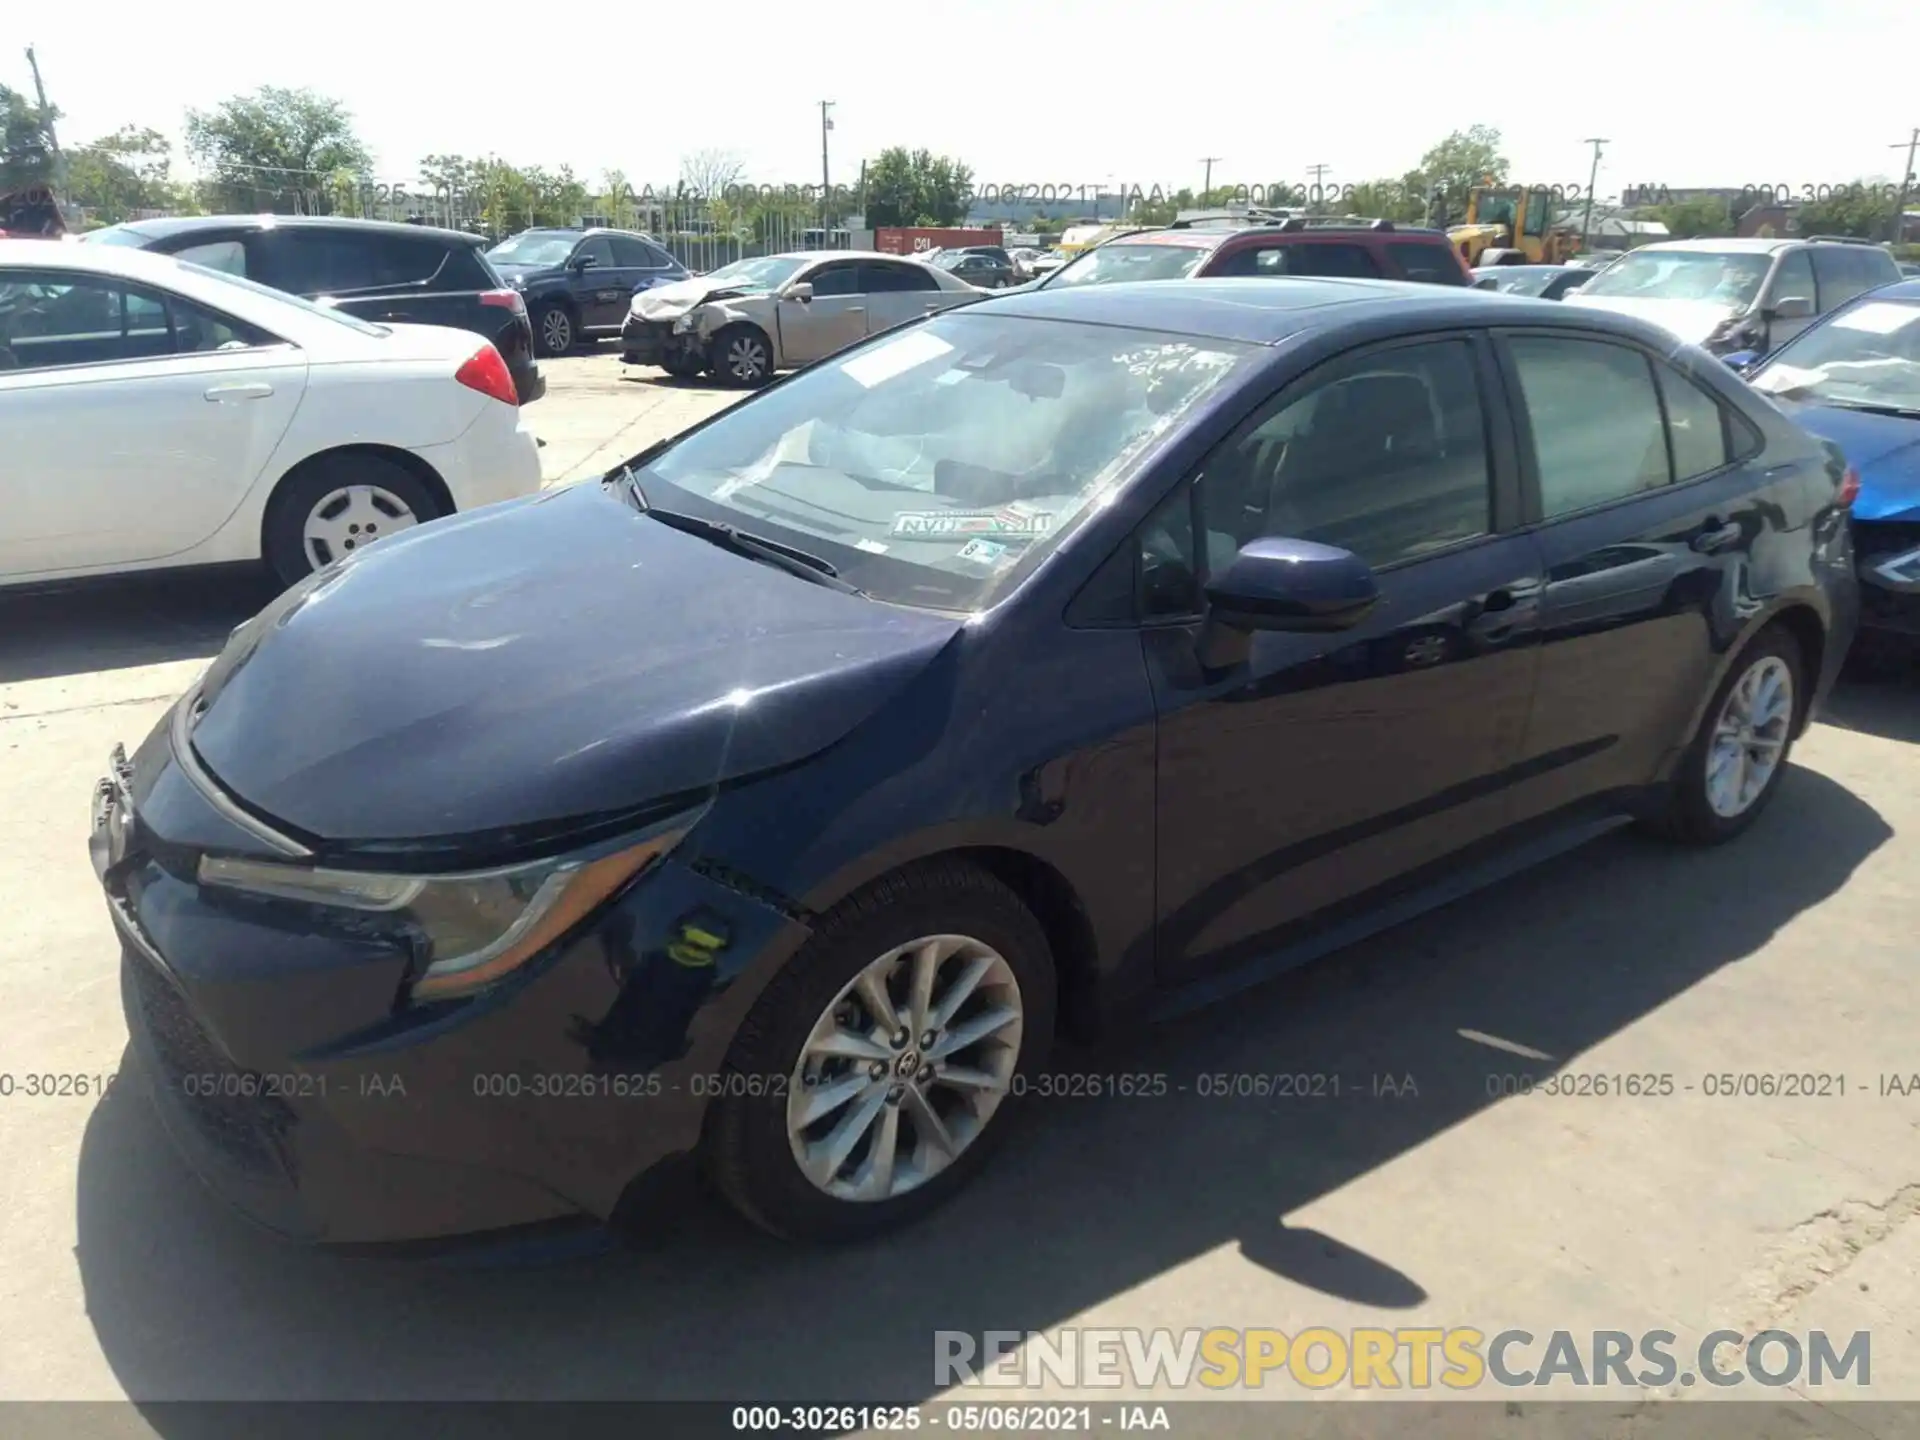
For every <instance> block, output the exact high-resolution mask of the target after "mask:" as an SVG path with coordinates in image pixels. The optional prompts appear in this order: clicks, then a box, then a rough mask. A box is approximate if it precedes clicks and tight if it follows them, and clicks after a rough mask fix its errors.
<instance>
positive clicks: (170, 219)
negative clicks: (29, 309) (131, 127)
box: [110, 215, 486, 245]
mask: <svg viewBox="0 0 1920 1440" xmlns="http://www.w3.org/2000/svg"><path fill="white" fill-rule="evenodd" d="M110 228H112V229H115V230H124V231H125V232H126V233H128V234H129V235H141V236H144V237H146V238H147V239H149V240H167V239H171V238H172V237H173V236H175V235H193V234H196V233H199V232H201V231H205V230H346V231H351V232H356V233H361V234H371V235H408V236H413V237H415V238H418V237H419V236H422V235H424V236H427V237H429V238H430V239H434V240H439V241H442V242H444V243H446V244H454V243H458V244H461V245H484V244H485V243H486V237H485V236H482V235H475V234H473V233H471V232H470V231H466V230H447V229H444V228H442V227H441V226H438V225H408V224H406V223H404V222H402V221H399V220H357V219H354V218H352V217H351V216H346V215H166V216H162V217H161V218H159V219H157V220H130V221H128V222H126V223H125V224H122V225H115V226H112V227H110Z"/></svg>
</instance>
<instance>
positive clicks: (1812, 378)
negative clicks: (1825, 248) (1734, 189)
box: [1746, 280, 1920, 660]
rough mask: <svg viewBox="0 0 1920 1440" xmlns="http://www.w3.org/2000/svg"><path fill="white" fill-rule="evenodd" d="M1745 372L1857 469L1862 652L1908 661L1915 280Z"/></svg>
mask: <svg viewBox="0 0 1920 1440" xmlns="http://www.w3.org/2000/svg"><path fill="white" fill-rule="evenodd" d="M1746 374H1747V377H1748V379H1749V380H1751V381H1752V383H1753V386H1754V388H1755V389H1757V390H1759V391H1761V392H1762V393H1763V394H1766V395H1768V396H1770V397H1771V398H1772V399H1773V400H1774V401H1775V402H1776V403H1778V404H1779V405H1780V407H1781V408H1782V409H1783V410H1785V411H1786V412H1787V414H1789V415H1790V416H1792V417H1793V419H1794V420H1795V421H1797V422H1798V423H1799V424H1800V425H1802V426H1804V427H1805V428H1806V429H1808V430H1810V431H1812V432H1813V433H1814V434H1815V435H1820V436H1824V437H1825V438H1827V439H1829V440H1832V441H1834V442H1835V443H1837V444H1838V445H1839V446H1840V448H1841V449H1842V450H1843V451H1845V452H1846V456H1847V459H1848V460H1849V461H1850V462H1851V463H1852V465H1853V466H1854V468H1855V470H1856V471H1857V472H1858V475H1859V486H1860V493H1859V496H1858V498H1857V499H1855V501H1854V502H1853V532H1854V545H1855V549H1856V551H1857V553H1858V555H1859V566H1860V587H1861V590H1860V595H1861V612H1860V625H1861V640H1862V651H1863V654H1864V655H1866V656H1867V657H1869V658H1876V659H1889V660H1898V659H1906V658H1911V657H1912V656H1913V654H1914V653H1915V652H1916V651H1920V280H1903V281H1901V282H1900V283H1899V284H1897V285H1887V286H1883V287H1882V288H1881V289H1878V290H1871V291H1868V292H1867V293H1866V294H1865V295H1862V296H1860V297H1859V298H1858V299H1857V300H1854V301H1852V302H1851V303H1850V304H1848V305H1845V306H1843V307H1842V308H1840V309H1838V310H1836V311H1834V312H1833V314H1832V315H1830V316H1828V317H1827V318H1826V319H1824V320H1822V321H1821V322H1820V323H1819V324H1817V325H1815V326H1813V327H1812V328H1810V329H1808V330H1806V331H1804V332H1802V333H1801V334H1800V335H1798V336H1796V337H1795V338H1794V339H1793V340H1791V341H1790V342H1788V343H1787V344H1786V345H1783V346H1782V347H1781V348H1780V349H1778V350H1776V351H1774V352H1773V353H1772V354H1770V355H1768V356H1767V357H1766V358H1765V359H1764V360H1761V361H1758V362H1757V363H1751V364H1750V365H1749V368H1747V370H1746Z"/></svg>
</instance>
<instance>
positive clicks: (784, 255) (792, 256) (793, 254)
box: [766, 250, 925, 264]
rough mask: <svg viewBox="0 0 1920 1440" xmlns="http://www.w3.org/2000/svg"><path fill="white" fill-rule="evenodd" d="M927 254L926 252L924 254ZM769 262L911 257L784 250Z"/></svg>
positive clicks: (908, 257) (880, 252)
mask: <svg viewBox="0 0 1920 1440" xmlns="http://www.w3.org/2000/svg"><path fill="white" fill-rule="evenodd" d="M922 253H925V252H922ZM766 258H767V259H769V260H805V261H807V262H808V263H810V264H811V263H812V262H813V261H816V260H911V259H912V258H913V256H911V255H889V254H888V253H887V252H886V251H884V250H782V251H781V252H780V253H779V254H778V255H769V256H767V257H766Z"/></svg>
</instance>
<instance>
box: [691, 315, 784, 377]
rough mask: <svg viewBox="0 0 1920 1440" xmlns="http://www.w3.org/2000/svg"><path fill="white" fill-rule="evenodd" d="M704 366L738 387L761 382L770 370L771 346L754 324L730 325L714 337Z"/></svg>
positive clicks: (763, 333)
mask: <svg viewBox="0 0 1920 1440" xmlns="http://www.w3.org/2000/svg"><path fill="white" fill-rule="evenodd" d="M707 368H708V369H710V370H712V371H713V373H714V374H715V375H718V376H719V377H720V378H721V379H722V380H723V381H725V382H726V383H727V384H729V385H733V386H736V387H738V388H740V389H750V388H752V387H753V386H755V385H764V384H766V382H767V380H768V378H769V377H770V376H772V374H773V346H772V344H771V343H770V342H769V341H768V340H767V337H766V333H765V332H764V331H762V330H761V329H760V328H759V327H758V326H756V325H729V326H727V328H726V329H724V330H722V331H721V332H720V333H719V334H718V335H716V336H714V337H713V344H712V348H711V349H710V350H709V351H708V356H707Z"/></svg>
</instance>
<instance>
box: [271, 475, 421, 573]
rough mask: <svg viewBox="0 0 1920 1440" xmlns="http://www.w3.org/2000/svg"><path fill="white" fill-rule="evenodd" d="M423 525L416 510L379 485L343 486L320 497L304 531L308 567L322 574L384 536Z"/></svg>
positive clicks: (302, 529) (302, 528)
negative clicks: (342, 559)
mask: <svg viewBox="0 0 1920 1440" xmlns="http://www.w3.org/2000/svg"><path fill="white" fill-rule="evenodd" d="M419 523H420V517H419V516H418V515H415V514H414V513H413V508H412V507H411V506H410V505H408V504H407V502H406V501H404V500H402V499H401V498H400V497H399V496H398V495H396V494H394V493H393V492H392V491H391V490H387V489H383V488H382V487H380V486H378V485H343V486H341V487H340V488H339V489H338V490H334V491H331V492H329V493H328V494H326V495H323V496H321V497H320V501H319V503H318V504H316V505H315V506H314V507H313V509H311V510H309V511H308V512H307V523H306V524H305V525H303V526H302V527H301V529H300V547H301V549H303V550H304V551H305V552H306V556H307V564H308V565H310V566H312V567H313V568H314V569H315V570H318V569H320V568H322V567H323V566H326V565H331V564H332V563H333V562H334V561H335V560H338V559H340V558H341V557H343V556H346V555H350V554H352V553H353V552H354V551H355V550H358V549H361V548H362V547H364V546H367V545H371V544H372V543H373V542H374V541H375V540H378V539H379V538H380V537H381V536H383V535H391V534H393V533H394V532H395V531H398V530H408V529H411V528H412V527H413V526H415V525H418V524H419Z"/></svg>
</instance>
